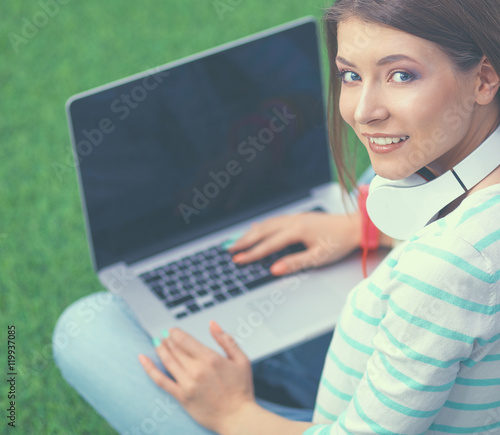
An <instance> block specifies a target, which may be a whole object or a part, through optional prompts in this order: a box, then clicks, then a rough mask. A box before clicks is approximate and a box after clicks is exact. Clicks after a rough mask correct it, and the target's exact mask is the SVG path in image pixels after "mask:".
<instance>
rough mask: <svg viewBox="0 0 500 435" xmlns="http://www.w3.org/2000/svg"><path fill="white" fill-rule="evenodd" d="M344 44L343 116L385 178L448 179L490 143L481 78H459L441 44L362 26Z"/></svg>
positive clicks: (342, 37)
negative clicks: (430, 175)
mask: <svg viewBox="0 0 500 435" xmlns="http://www.w3.org/2000/svg"><path fill="white" fill-rule="evenodd" d="M338 44H339V45H338V47H339V49H338V56H337V59H336V61H337V67H338V69H339V71H340V72H341V77H342V81H343V83H342V92H341V96H340V112H341V114H342V117H343V118H344V120H345V121H346V122H347V123H348V124H349V125H350V126H351V127H352V128H353V129H354V131H355V132H356V134H357V135H358V137H359V138H360V140H361V141H362V143H363V144H364V146H365V147H366V149H367V150H368V154H369V156H370V160H371V162H372V165H373V167H374V169H375V172H377V174H379V175H381V176H382V177H385V178H389V179H393V180H396V179H401V178H405V177H407V176H409V175H411V174H412V173H414V172H416V171H417V170H419V169H420V168H422V167H424V166H428V167H429V168H430V169H431V170H433V171H434V172H435V173H437V174H441V173H442V172H444V171H446V170H448V169H450V168H451V167H453V166H454V165H455V164H456V163H458V162H459V161H460V160H462V159H463V158H464V157H465V156H467V155H468V154H469V153H470V152H471V151H472V150H473V149H475V147H476V146H477V145H479V144H480V143H481V142H482V141H483V140H484V139H485V138H486V135H487V134H488V131H486V132H485V131H484V130H485V126H484V122H482V121H481V116H482V113H483V112H480V113H479V112H478V110H477V105H476V101H475V91H476V89H477V86H478V82H477V74H475V73H468V74H464V73H461V72H458V71H456V70H455V69H454V68H453V65H452V64H451V62H450V61H449V59H448V57H447V56H446V55H445V54H444V52H443V51H442V50H441V49H440V48H439V47H438V46H437V45H436V44H434V43H432V42H430V41H427V40H424V39H421V38H418V37H416V36H413V35H410V34H408V33H405V32H402V31H399V30H395V29H393V28H390V27H385V26H381V25H377V24H374V23H364V22H362V21H360V20H358V19H355V18H350V19H348V20H345V21H342V22H341V23H340V24H339V27H338ZM490 128H491V126H486V129H487V130H488V129H490Z"/></svg>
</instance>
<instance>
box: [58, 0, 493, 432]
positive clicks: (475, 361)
mask: <svg viewBox="0 0 500 435" xmlns="http://www.w3.org/2000/svg"><path fill="white" fill-rule="evenodd" d="M325 22H326V34H327V42H328V46H329V56H330V61H331V79H330V98H331V101H330V105H331V111H330V113H331V116H332V119H331V125H332V132H335V133H336V134H335V136H336V138H335V137H333V138H332V143H333V147H334V154H335V156H336V158H337V160H338V161H337V166H338V168H339V169H340V172H341V173H342V174H344V175H345V168H346V166H345V163H343V161H342V158H341V157H342V154H343V153H342V141H341V140H340V139H339V138H340V137H341V135H340V133H339V132H340V130H339V128H340V120H339V113H340V114H341V115H342V117H343V119H344V120H345V121H346V122H347V123H348V124H349V125H350V126H351V127H352V129H353V130H354V131H355V133H356V134H357V135H358V137H359V139H360V140H361V142H362V143H363V145H364V146H365V147H366V149H367V151H368V153H369V156H370V159H371V162H372V165H373V168H374V170H375V172H376V173H377V174H378V175H380V176H382V177H384V178H388V179H392V180H399V179H403V178H406V177H408V176H410V175H411V174H413V173H415V172H416V171H418V170H420V169H421V168H424V167H425V168H427V169H428V170H429V171H430V172H432V173H433V175H434V176H438V177H439V176H440V175H441V174H443V173H444V172H446V171H448V170H449V169H451V168H453V167H455V166H456V165H457V164H458V163H459V162H461V161H463V160H464V159H465V158H466V157H467V156H469V155H470V154H471V153H472V152H473V151H474V150H475V149H477V148H478V147H479V146H480V145H481V144H482V143H483V142H485V141H486V140H487V139H491V138H493V139H494V140H498V136H496V134H498V132H497V133H496V134H495V133H494V132H495V131H496V130H497V129H498V126H499V124H500V94H499V92H498V88H499V86H500V79H499V73H500V32H499V31H498V29H500V2H499V0H467V1H465V0H421V1H418V2H416V1H414V0H338V1H337V2H336V3H335V4H334V5H333V6H332V7H331V8H330V9H329V10H328V11H327V13H326V15H325ZM338 109H339V110H338ZM494 134H495V136H493V135H494ZM490 143H491V142H490ZM497 146H498V147H499V148H500V141H499V142H498V143H497ZM499 212H500V168H498V166H497V167H496V169H495V170H493V172H491V173H489V174H484V178H483V179H482V180H481V181H480V182H479V183H478V184H477V185H475V186H474V187H473V188H472V189H470V190H469V191H467V192H466V193H464V194H463V195H462V196H460V197H459V198H457V199H456V200H454V201H452V202H451V203H449V204H443V208H442V210H441V211H440V213H439V216H438V219H437V220H435V221H434V222H432V223H430V224H429V225H427V226H426V227H425V228H423V229H421V230H420V231H418V232H417V233H416V234H415V235H414V236H413V237H412V238H411V239H409V240H408V241H406V242H404V243H402V244H400V245H399V246H398V247H397V248H395V249H394V250H393V251H392V252H391V253H390V254H389V256H388V258H387V259H386V261H384V262H383V264H381V265H380V266H379V267H378V268H377V269H376V271H375V272H374V273H373V274H372V276H371V277H370V278H368V279H366V280H364V281H363V282H361V283H360V284H359V285H358V286H357V287H356V288H355V289H353V291H352V292H351V293H350V295H349V298H348V301H347V303H346V306H345V307H344V310H343V312H342V316H341V318H340V321H339V323H338V325H337V327H336V330H335V334H334V336H333V339H332V342H331V345H330V348H329V349H328V353H327V356H326V360H325V365H324V369H323V374H322V377H321V380H320V383H319V392H318V396H317V400H316V405H315V408H314V415H313V416H312V421H313V422H311V420H310V418H311V415H312V411H310V410H307V409H293V408H289V407H285V406H277V405H273V404H271V403H269V402H264V401H256V399H255V397H254V389H253V383H252V367H251V365H250V364H249V361H248V359H247V358H246V357H245V355H244V354H243V353H242V351H241V350H240V349H239V348H238V346H237V345H236V343H235V341H234V340H233V339H232V338H231V337H230V336H229V335H227V334H226V333H225V332H224V331H222V330H221V328H220V327H219V326H218V325H217V324H215V323H212V324H211V325H210V330H211V333H212V335H213V336H214V338H215V340H216V341H217V342H218V343H219V344H220V346H221V347H222V349H223V350H224V352H225V354H226V356H225V357H223V356H221V355H219V354H218V353H216V352H214V351H212V350H210V349H208V348H206V347H204V346H203V345H201V344H200V343H198V342H197V341H196V340H194V339H193V338H192V337H190V336H189V335H187V334H186V333H184V332H183V331H181V330H179V329H173V330H171V331H170V334H169V336H168V337H166V338H164V339H163V340H162V342H161V344H160V345H159V346H157V347H156V349H154V351H153V349H152V346H151V344H150V341H149V340H148V338H147V336H146V335H145V334H144V333H143V332H142V331H141V329H140V328H139V327H138V326H137V325H136V324H135V323H134V321H133V320H132V318H131V317H130V316H129V315H128V314H127V312H126V309H125V308H124V307H123V306H122V305H121V304H120V303H119V301H117V300H113V301H112V302H109V301H108V303H106V304H100V305H99V304H98V298H99V296H91V297H88V298H86V299H84V300H82V301H79V302H77V303H76V305H73V306H72V307H70V308H69V309H68V310H67V311H66V312H65V314H64V315H63V316H62V318H61V320H60V321H59V323H58V326H57V328H56V333H55V335H54V337H56V336H57V332H58V331H63V330H66V329H68V328H69V327H70V326H68V325H70V324H71V328H72V330H73V331H74V330H76V329H78V331H79V333H78V334H74V335H75V337H74V339H72V340H70V342H69V344H68V345H67V346H66V347H65V348H64V349H60V348H58V346H57V342H55V343H56V345H55V357H56V360H57V363H58V365H59V366H60V368H61V371H62V373H63V375H64V376H65V378H66V379H67V380H68V382H70V383H71V384H72V385H74V386H75V388H76V389H77V390H78V391H79V392H80V393H81V394H82V395H83V396H84V397H85V398H86V399H87V400H88V401H89V402H90V403H91V404H92V406H93V407H94V408H95V409H96V410H97V411H98V412H100V413H101V414H103V415H104V417H105V418H106V419H107V420H108V421H109V422H110V423H111V424H112V425H113V427H115V428H116V429H117V430H119V431H120V432H123V433H131V434H132V433H172V434H206V433H213V432H216V433H221V434H238V435H242V434H258V435H265V434H273V435H275V434H302V433H305V434H307V435H310V434H337V433H348V434H371V433H380V434H394V433H396V434H423V433H429V434H430V433H432V434H438V433H443V434H444V433H446V434H450V433H500V284H499V278H500V219H499V218H498V216H499ZM293 219H294V220H295V221H297V220H301V219H307V220H310V222H309V225H314V224H315V219H319V217H318V216H315V217H310V216H307V217H304V216H299V217H295V218H293ZM339 219H340V218H339ZM273 225H274V224H273V223H266V224H263V225H262V226H260V227H257V228H256V229H255V230H254V231H253V232H252V233H250V234H248V235H247V236H246V237H245V240H243V241H241V242H240V247H241V246H242V245H245V244H247V246H248V244H250V242H251V243H252V244H253V243H255V242H260V245H261V248H258V246H259V244H257V245H256V248H254V251H253V254H252V255H254V256H255V257H258V256H259V255H261V254H262V252H263V251H265V250H266V249H269V246H270V245H279V244H283V243H285V242H286V241H287V240H289V239H291V238H294V237H295V238H296V237H297V236H296V235H290V234H283V233H282V232H281V231H280V230H276V229H275V228H274V227H273ZM327 226H328V223H327V222H326V221H322V223H321V225H318V226H317V231H318V234H319V233H320V232H321V228H326V227H327ZM310 231H312V232H311V233H309V235H308V236H306V235H304V236H303V237H306V238H308V240H309V242H310V243H309V246H312V245H313V242H311V240H314V237H315V235H314V234H315V233H314V231H315V230H310ZM280 233H281V236H280ZM276 234H278V236H276ZM273 237H274V238H275V239H274V241H272V238H273ZM276 237H278V239H276ZM339 237H340V236H339ZM270 240H271V242H269V241H270ZM277 240H278V242H277ZM249 241H250V242H249ZM266 243H267V244H268V247H267V248H266V247H264V248H262V246H265V244H266ZM351 243H352V240H349V241H347V242H345V243H344V246H345V247H346V249H349V246H350V244H351ZM255 249H256V250H255ZM259 249H260V250H261V252H259ZM238 260H239V261H247V260H248V256H247V258H246V259H245V258H241V257H240V258H239V259H238ZM283 267H284V266H283ZM283 267H282V268H281V270H279V269H280V268H279V267H278V270H277V271H276V272H277V273H286V272H287V269H286V267H285V268H283ZM90 304H93V305H94V307H95V309H94V310H93V313H94V317H95V318H94V319H93V321H92V322H85V321H84V320H82V317H81V316H79V311H81V310H82V309H84V308H87V307H88V306H90ZM109 325H113V330H110V326H109ZM155 353H156V355H157V356H156V355H155ZM137 355H139V361H140V363H141V365H142V368H141V366H140V365H139V364H134V361H136V358H137ZM307 356H308V354H305V355H304V354H302V357H303V359H304V360H306V362H305V363H304V364H303V366H304V367H302V368H301V370H296V371H295V373H294V372H293V370H291V369H292V368H293V367H294V365H293V364H287V363H286V361H285V360H284V359H283V360H282V361H281V362H282V363H283V366H282V367H280V366H279V365H278V366H276V367H275V371H274V374H279V373H280V370H281V371H282V374H283V378H284V379H285V380H286V383H287V384H292V385H294V384H300V385H305V384H306V382H304V379H306V378H307V377H308V371H307ZM304 357H305V358H304ZM279 362H280V361H275V363H276V364H278V363H279ZM143 369H144V370H143ZM165 369H166V370H167V371H168V372H169V373H170V374H171V375H172V377H169V376H167V375H166V374H165V373H166V371H165ZM258 371H259V370H258V367H254V372H255V373H257V372H258ZM146 374H147V375H146ZM155 383H156V384H157V386H158V387H159V388H158V387H157V386H156V385H155ZM308 419H309V420H308Z"/></svg>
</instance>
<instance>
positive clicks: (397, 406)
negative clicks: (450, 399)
mask: <svg viewBox="0 0 500 435" xmlns="http://www.w3.org/2000/svg"><path fill="white" fill-rule="evenodd" d="M366 381H367V383H368V386H369V387H370V390H372V393H373V394H374V395H375V397H376V398H377V399H378V400H379V402H380V403H382V404H384V405H385V406H387V407H388V408H391V409H392V410H393V411H396V412H399V413H400V414H403V415H407V416H408V417H415V418H428V417H433V416H435V415H436V414H437V413H438V412H439V411H440V409H441V407H439V408H438V409H433V410H432V411H420V410H418V409H413V408H409V407H408V406H404V405H402V404H401V403H398V402H396V401H394V400H392V399H391V398H389V397H387V396H386V395H385V394H383V393H381V392H380V391H378V390H377V389H376V388H375V385H373V383H372V381H371V380H370V376H369V375H368V373H367V374H366Z"/></svg>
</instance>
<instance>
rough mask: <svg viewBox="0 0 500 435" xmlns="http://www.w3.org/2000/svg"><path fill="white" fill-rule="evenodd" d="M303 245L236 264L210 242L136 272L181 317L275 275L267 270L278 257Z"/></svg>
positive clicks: (298, 244) (215, 303) (250, 287)
mask: <svg viewBox="0 0 500 435" xmlns="http://www.w3.org/2000/svg"><path fill="white" fill-rule="evenodd" d="M304 249H305V246H304V245H303V244H302V243H297V244H294V245H291V246H288V247H287V248H285V249H283V250H281V251H278V252H275V253H274V254H272V255H269V256H268V257H265V258H263V259H261V260H259V261H256V262H254V263H250V264H246V265H239V264H236V263H234V262H233V261H232V255H234V254H230V253H229V252H228V251H227V250H226V249H225V248H224V247H223V246H222V245H218V246H212V247H210V248H208V249H205V250H203V251H199V252H196V253H195V254H192V255H190V256H188V257H184V258H181V259H180V260H178V261H175V262H172V263H169V264H166V265H165V266H162V267H158V268H156V269H154V270H152V271H150V272H146V273H143V274H141V275H140V278H141V279H142V281H143V282H144V283H145V284H146V285H147V286H148V287H149V288H150V289H151V290H152V291H153V293H154V294H155V295H156V296H157V297H158V298H159V299H160V300H161V301H162V303H163V304H164V305H165V306H166V307H167V308H168V309H169V310H170V311H171V312H172V314H173V315H174V316H175V317H176V318H177V319H183V318H185V317H187V316H189V315H191V314H194V313H197V312H199V311H200V310H204V309H207V308H210V307H213V306H215V305H217V304H221V303H223V302H225V301H227V300H230V299H232V298H235V297H238V296H241V295H243V294H245V293H248V292H251V291H252V290H254V289H256V288H257V287H259V286H261V285H263V284H265V283H268V282H270V281H273V280H275V279H278V278H279V277H278V276H275V275H272V274H271V272H270V271H269V268H270V266H271V265H272V264H273V263H274V262H275V261H276V260H277V259H278V258H280V257H283V256H285V255H288V254H291V253H294V252H299V251H302V250H304Z"/></svg>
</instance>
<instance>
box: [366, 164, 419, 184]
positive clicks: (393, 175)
mask: <svg viewBox="0 0 500 435" xmlns="http://www.w3.org/2000/svg"><path fill="white" fill-rule="evenodd" d="M372 166H373V170H374V171H375V173H376V174H377V175H379V176H380V177H383V178H386V179H387V180H392V181H397V180H402V179H404V178H407V177H409V176H411V175H413V174H414V173H415V172H417V171H418V168H408V167H403V166H402V165H398V164H397V163H396V164H391V165H390V166H389V165H377V164H376V163H375V162H373V161H372Z"/></svg>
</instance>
